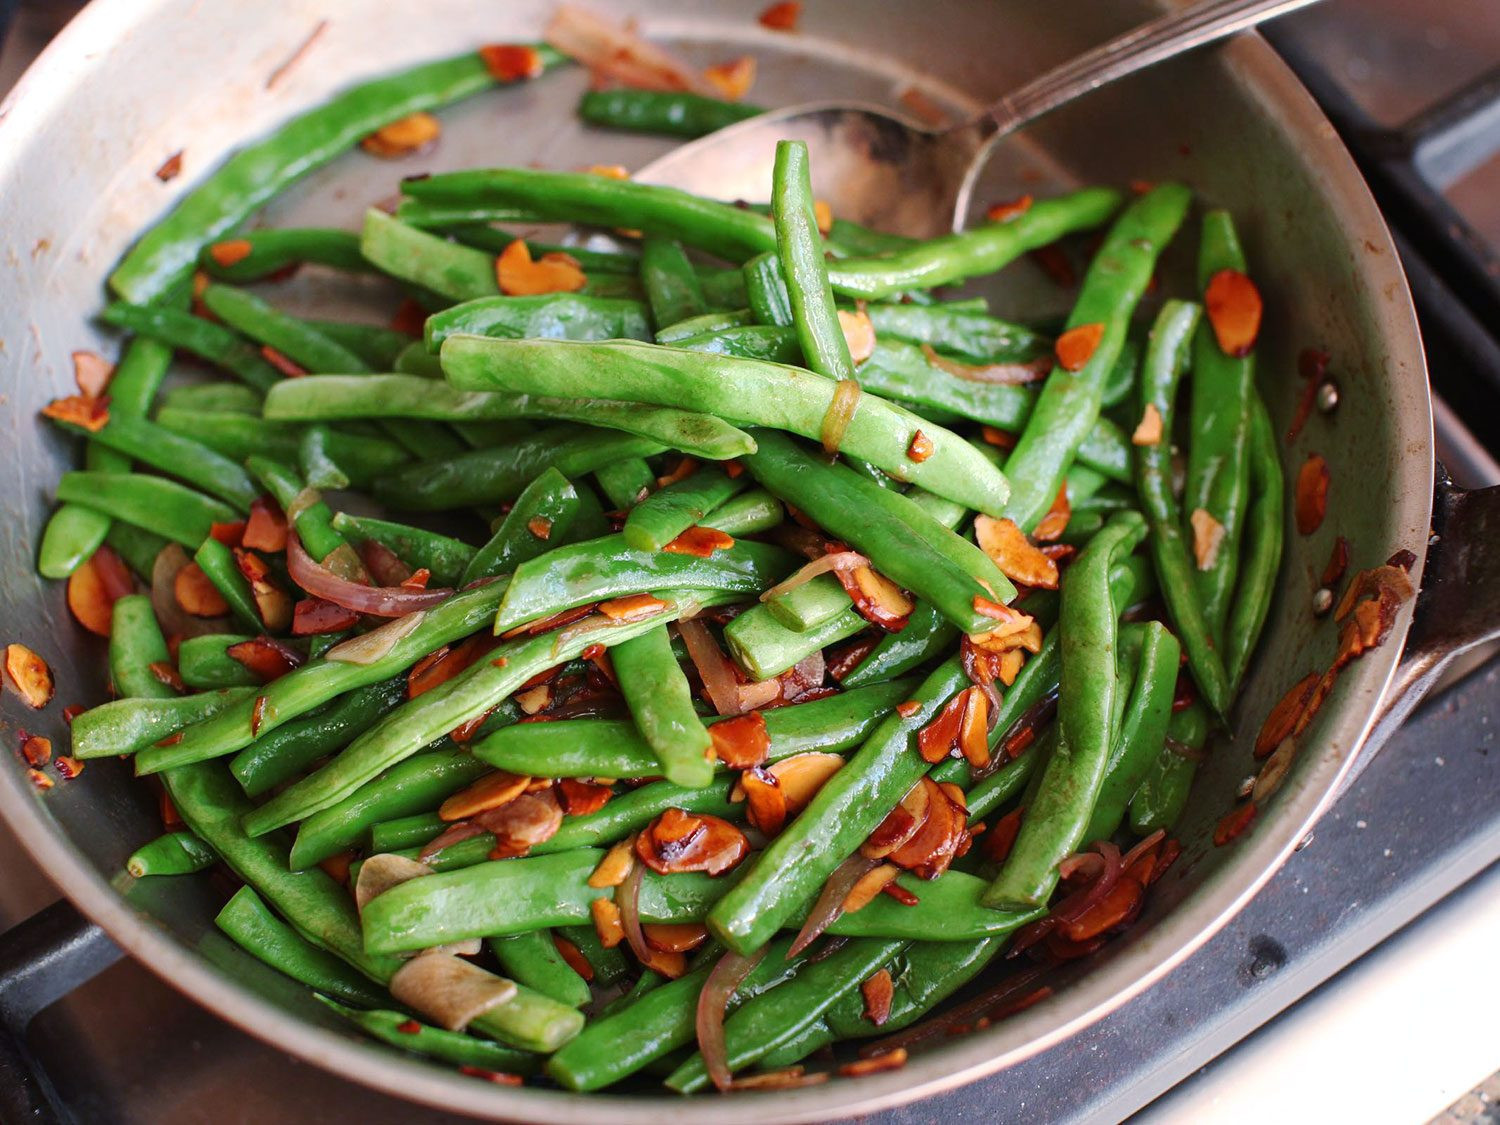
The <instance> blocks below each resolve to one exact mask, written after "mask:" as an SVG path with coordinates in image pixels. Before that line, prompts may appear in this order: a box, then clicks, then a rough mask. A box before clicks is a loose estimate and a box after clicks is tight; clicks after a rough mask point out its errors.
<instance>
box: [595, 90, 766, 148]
mask: <svg viewBox="0 0 1500 1125" xmlns="http://www.w3.org/2000/svg"><path fill="white" fill-rule="evenodd" d="M764 112H765V110H763V109H761V108H760V107H759V106H754V105H747V104H745V103H744V102H726V101H723V100H721V99H719V98H708V97H704V96H703V95H702V94H690V93H688V92H687V91H686V90H635V89H630V88H628V87H627V88H625V89H621V90H589V91H588V92H586V93H585V94H584V95H583V97H582V98H581V99H580V100H579V102H578V116H579V117H581V118H583V120H585V121H587V122H588V123H589V124H590V125H598V126H601V127H603V128H606V129H628V130H630V131H631V132H633V133H655V134H658V135H660V136H665V137H685V138H687V139H689V140H691V139H692V138H694V137H701V136H703V135H704V134H706V133H712V132H714V131H715V130H716V129H723V128H724V127H726V126H728V125H733V124H735V122H737V121H745V120H747V119H749V118H751V117H755V116H756V115H758V114H761V113H764Z"/></svg>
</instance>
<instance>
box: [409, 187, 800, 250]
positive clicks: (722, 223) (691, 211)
mask: <svg viewBox="0 0 1500 1125" xmlns="http://www.w3.org/2000/svg"><path fill="white" fill-rule="evenodd" d="M401 186H402V190H403V191H404V192H405V193H406V194H407V195H408V196H410V197H411V198H413V199H416V200H418V201H420V202H421V203H424V204H428V205H438V206H454V205H457V206H459V207H463V208H468V209H469V210H470V214H471V216H472V218H474V219H476V220H481V219H485V218H488V217H489V216H490V215H493V216H494V217H496V218H503V217H507V216H508V215H511V214H515V213H516V212H521V213H524V214H526V215H527V216H528V217H530V218H535V219H542V220H556V221H559V222H567V223H584V224H587V225H590V226H603V227H625V228H627V229H631V230H640V231H644V232H645V233H647V234H656V235H661V236H663V237H665V238H675V239H677V240H678V241H679V242H682V243H684V244H686V245H688V246H696V247H698V248H699V249H700V250H707V251H708V252H709V253H711V254H714V255H716V256H717V257H720V258H723V259H725V260H726V261H731V262H743V261H744V260H745V259H746V258H748V257H751V256H752V255H754V254H758V253H760V252H762V251H764V250H774V249H775V248H776V234H775V231H774V230H773V229H772V226H771V221H770V220H769V219H767V218H766V217H765V216H763V215H757V214H755V213H754V212H753V211H745V210H741V209H740V208H738V207H734V206H732V205H730V204H728V203H719V202H716V201H714V200H710V199H703V198H701V197H699V196H696V195H692V194H690V193H688V192H685V191H679V190H677V189H676V188H669V187H660V186H658V185H655V184H643V183H637V182H634V181H631V180H612V179H608V178H606V177H604V176H594V175H590V174H587V173H580V172H539V171H535V170H533V169H530V168H495V169H472V170H468V171H463V172H444V173H440V174H438V175H435V176H429V177H427V178H426V179H424V180H408V181H406V182H405V183H404V184H402V185H401Z"/></svg>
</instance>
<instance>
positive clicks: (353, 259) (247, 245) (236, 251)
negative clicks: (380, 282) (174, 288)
mask: <svg viewBox="0 0 1500 1125" xmlns="http://www.w3.org/2000/svg"><path fill="white" fill-rule="evenodd" d="M220 255H222V256H223V257H224V258H226V259H227V258H233V259H234V260H233V261H231V262H228V264H226V263H225V262H223V261H220ZM304 262H312V263H314V264H316V265H320V266H331V267H332V268H334V269H338V270H349V271H353V272H356V273H360V272H364V271H366V270H368V269H369V268H370V266H369V263H368V262H366V261H365V260H364V258H362V257H361V256H360V253H359V235H357V234H354V233H353V232H351V231H347V230H332V229H330V228H328V227H282V228H279V229H277V228H267V229H263V230H247V231H245V232H243V233H241V234H237V235H234V236H233V237H232V238H228V239H224V240H222V241H220V242H216V243H210V244H209V245H208V246H205V247H204V248H203V251H202V253H200V254H199V255H198V265H199V266H200V267H201V268H202V269H203V270H204V271H205V272H207V273H208V274H209V276H211V277H215V278H217V279H219V280H220V281H233V282H235V283H237V284H241V285H243V284H245V283H246V282H250V281H260V280H261V279H262V278H265V277H269V276H270V275H271V274H273V273H276V272H277V271H278V270H284V269H286V268H287V267H288V266H299V265H301V264H303V263H304Z"/></svg>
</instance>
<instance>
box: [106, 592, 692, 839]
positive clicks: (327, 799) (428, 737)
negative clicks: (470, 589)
mask: <svg viewBox="0 0 1500 1125" xmlns="http://www.w3.org/2000/svg"><path fill="white" fill-rule="evenodd" d="M695 605H696V603H693V602H691V601H690V600H688V597H687V596H683V597H680V598H679V599H678V600H675V601H668V602H667V603H666V605H665V606H664V608H663V610H662V612H661V613H660V614H659V615H657V616H655V617H651V618H648V619H646V620H644V621H632V622H622V623H619V624H611V625H606V626H600V627H597V628H594V629H585V630H574V631H569V632H566V633H557V634H550V633H544V634H542V635H541V636H536V637H523V638H520V639H517V640H515V641H511V642H508V643H506V644H503V645H500V646H499V647H498V648H496V649H494V650H492V652H491V653H490V654H488V657H487V659H484V660H481V661H479V662H478V663H476V664H473V665H470V666H469V667H468V668H467V669H465V670H464V671H463V672H460V673H459V674H458V675H457V676H454V677H453V678H452V679H451V680H448V681H447V682H445V683H443V684H440V685H439V686H437V687H435V688H433V689H431V690H430V691H428V692H427V693H425V694H424V695H422V696H419V697H418V698H416V699H413V700H411V701H409V702H408V703H406V704H405V705H403V706H401V707H398V708H396V710H394V711H392V712H391V713H390V714H389V715H387V716H385V717H384V718H383V719H381V720H380V721H379V722H378V723H376V724H375V725H374V726H373V727H371V728H370V729H369V730H367V731H366V732H365V733H364V734H362V735H360V736H359V737H358V738H356V739H355V740H354V741H353V742H351V743H350V744H349V745H348V746H346V747H345V748H344V749H343V751H342V752H341V753H339V755H338V756H337V757H335V758H334V759H333V760H332V761H330V762H329V763H328V764H327V765H325V766H323V767H322V768H321V769H319V770H317V771H316V772H314V773H311V774H309V775H308V776H307V777H304V778H303V779H302V780H300V781H298V782H295V783H294V784H293V785H291V786H290V787H288V788H287V789H285V790H283V791H282V792H281V793H278V794H277V795H276V796H275V797H273V798H271V800H269V801H267V802H266V803H265V804H263V805H261V806H260V807H259V808H258V809H256V810H255V811H254V812H253V813H251V814H250V815H249V816H248V817H247V818H246V821H245V830H246V831H247V832H250V833H251V834H253V835H257V836H258V835H261V834H262V833H265V832H269V831H271V830H272V829H274V828H280V827H281V826H282V825H284V824H290V823H291V822H292V821H294V820H305V819H306V818H307V817H309V816H311V815H312V814H313V813H316V812H319V811H321V810H323V809H326V808H328V807H329V806H330V805H334V804H337V803H338V802H339V801H342V800H343V799H344V798H346V797H348V796H350V795H351V794H353V793H354V792H356V791H357V790H358V789H359V788H360V786H362V785H364V784H365V783H366V782H368V781H370V780H371V779H372V778H374V777H375V776H376V775H377V774H379V773H380V772H381V771H382V770H384V769H387V768H389V767H390V766H392V765H394V764H395V763H397V762H399V761H401V760H402V759H404V758H407V757H410V756H411V755H412V754H414V753H416V752H417V751H418V750H420V749H421V748H422V747H423V746H426V745H427V744H428V743H430V742H433V741H434V740H436V739H437V738H439V737H440V736H442V735H443V734H444V733H445V732H447V731H450V730H452V729H453V728H454V727H456V726H458V725H459V724H460V723H465V722H468V721H470V720H471V719H474V718H476V717H477V716H480V715H483V714H484V713H485V712H487V711H489V710H490V709H491V708H494V707H496V706H498V705H499V704H500V703H501V702H502V701H503V700H504V699H505V698H506V697H507V696H509V695H510V694H511V693H512V692H513V691H515V690H516V689H517V688H518V687H520V685H521V684H523V683H525V682H526V681H527V680H529V679H530V678H531V677H532V676H534V675H536V674H537V673H538V672H542V671H545V670H547V669H548V668H552V667H554V666H555V665H557V664H561V663H563V662H564V661H568V660H572V659H574V658H575V657H577V656H578V654H579V653H581V652H582V651H583V650H584V649H585V648H587V647H588V646H589V645H591V644H603V645H606V646H611V645H615V644H618V643H619V642H620V641H623V640H628V639H629V638H630V637H633V636H638V635H639V634H641V633H643V632H645V631H647V630H648V629H651V628H653V627H654V626H655V625H657V624H660V623H661V622H662V621H663V620H671V619H674V618H675V617H676V616H677V615H678V614H679V613H681V612H682V611H683V609H684V608H685V607H689V606H695ZM502 660H503V662H504V663H503V666H502V665H501V664H500V663H497V662H500V661H502ZM284 678H285V677H283V679H284ZM277 682H280V681H277ZM270 686H274V685H270ZM172 749H176V750H180V749H181V744H179V745H178V746H177V747H173V748H172ZM136 765H137V768H138V769H142V768H144V767H143V764H142V761H141V760H140V759H137V762H136ZM407 811H410V810H407Z"/></svg>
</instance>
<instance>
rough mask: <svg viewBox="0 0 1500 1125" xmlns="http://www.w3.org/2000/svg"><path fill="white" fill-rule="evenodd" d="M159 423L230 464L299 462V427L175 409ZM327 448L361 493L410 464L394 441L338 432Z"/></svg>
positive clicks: (230, 414) (163, 412) (161, 416)
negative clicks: (260, 460)
mask: <svg viewBox="0 0 1500 1125" xmlns="http://www.w3.org/2000/svg"><path fill="white" fill-rule="evenodd" d="M258 411H259V407H257V413H258ZM156 422H157V425H159V426H162V427H163V428H165V429H168V430H171V431H172V432H173V433H179V434H186V435H187V436H189V437H191V438H193V439H194V440H195V441H199V442H202V443H203V444H204V445H206V446H208V447H209V448H211V449H214V450H217V451H218V452H219V453H221V454H223V455H224V456H225V457H228V458H230V459H231V460H235V461H244V460H245V459H246V458H249V457H255V456H260V457H267V458H270V459H272V460H275V461H280V462H282V463H283V464H287V465H292V464H295V463H296V461H297V457H298V455H299V454H300V452H301V447H302V432H303V429H304V427H303V426H300V425H294V424H292V423H288V422H268V421H266V420H265V419H263V418H259V417H254V416H251V415H248V414H239V413H235V412H226V411H200V410H196V409H190V408H183V407H176V406H167V407H163V408H162V409H161V411H160V412H159V413H158V414H157V416H156ZM326 448H327V450H328V454H329V456H331V457H332V458H333V459H334V460H335V461H336V462H338V465H339V467H340V468H341V469H343V470H344V472H346V473H347V474H348V475H349V480H350V482H351V483H352V484H353V485H355V486H356V487H359V488H363V487H365V486H366V485H368V484H369V483H370V482H371V481H373V480H374V479H375V478H376V477H378V476H380V475H381V474H382V473H388V472H390V471H391V470H393V469H395V468H397V467H399V466H401V465H404V464H406V463H408V462H409V461H410V460H411V457H410V456H409V455H408V454H407V452H406V450H405V449H404V448H403V447H401V446H400V445H398V444H396V443H395V442H392V441H387V440H386V439H385V438H382V437H367V436H365V435H363V434H358V435H356V434H344V433H339V432H338V431H337V430H335V431H333V432H331V433H330V434H329V435H328V440H327V442H326Z"/></svg>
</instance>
